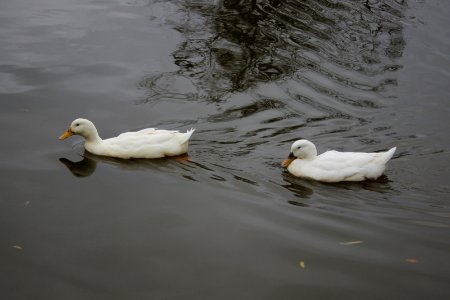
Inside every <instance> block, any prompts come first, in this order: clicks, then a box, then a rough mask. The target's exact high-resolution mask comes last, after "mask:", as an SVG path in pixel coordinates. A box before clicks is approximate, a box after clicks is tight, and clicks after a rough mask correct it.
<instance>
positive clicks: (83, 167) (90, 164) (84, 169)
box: [59, 156, 97, 177]
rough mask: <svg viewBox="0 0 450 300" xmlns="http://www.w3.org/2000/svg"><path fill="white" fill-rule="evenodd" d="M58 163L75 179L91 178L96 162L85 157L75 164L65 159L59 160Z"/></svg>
mask: <svg viewBox="0 0 450 300" xmlns="http://www.w3.org/2000/svg"><path fill="white" fill-rule="evenodd" d="M59 161H60V162H61V163H63V164H64V165H65V166H66V167H67V169H69V171H70V172H71V173H72V175H73V176H75V177H88V176H91V175H92V174H93V173H94V172H95V169H96V168H97V162H96V161H95V160H93V159H90V158H88V157H86V156H84V157H83V159H82V160H80V161H77V162H74V161H71V160H69V159H67V158H60V159H59Z"/></svg>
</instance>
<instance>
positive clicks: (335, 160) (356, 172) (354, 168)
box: [303, 150, 374, 182]
mask: <svg viewBox="0 0 450 300" xmlns="http://www.w3.org/2000/svg"><path fill="white" fill-rule="evenodd" d="M373 154H374V153H358V152H339V151H334V150H333V151H327V152H325V153H323V154H321V155H319V156H317V157H316V158H315V159H314V161H313V162H309V163H308V164H306V165H305V166H304V169H303V170H304V172H305V173H307V174H309V175H310V177H312V178H313V179H315V180H320V181H325V182H338V181H343V180H349V178H352V180H363V179H364V172H363V170H364V167H365V166H366V165H368V164H370V163H371V161H373V160H374V155H373Z"/></svg>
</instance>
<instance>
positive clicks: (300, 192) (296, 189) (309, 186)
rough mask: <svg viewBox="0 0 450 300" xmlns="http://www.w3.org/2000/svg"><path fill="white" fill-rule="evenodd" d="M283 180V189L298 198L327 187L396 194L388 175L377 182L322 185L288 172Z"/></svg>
mask: <svg viewBox="0 0 450 300" xmlns="http://www.w3.org/2000/svg"><path fill="white" fill-rule="evenodd" d="M282 177H283V180H284V181H285V182H286V184H283V185H282V187H284V188H286V189H288V190H289V191H291V192H292V193H293V195H294V196H296V197H298V198H303V199H308V198H310V197H311V196H312V195H313V194H314V190H315V189H321V188H322V189H323V188H326V187H333V188H335V189H338V190H339V189H344V190H348V191H352V192H356V191H358V190H361V189H363V190H367V191H371V192H376V193H380V194H384V193H390V194H392V193H396V191H395V190H394V189H393V188H392V186H391V184H390V182H391V181H390V180H389V178H388V177H387V176H386V175H382V176H381V177H379V178H378V179H377V180H366V181H361V182H337V183H322V182H318V181H313V180H308V179H303V178H298V177H295V176H293V175H292V174H290V173H289V172H287V171H284V172H283V173H282ZM288 203H290V204H293V205H297V206H307V205H306V204H304V203H302V202H297V201H288Z"/></svg>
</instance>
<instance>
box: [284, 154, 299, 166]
mask: <svg viewBox="0 0 450 300" xmlns="http://www.w3.org/2000/svg"><path fill="white" fill-rule="evenodd" d="M296 158H297V157H295V156H294V155H293V154H292V153H289V156H288V157H287V158H286V159H284V160H283V161H282V162H281V166H282V167H283V168H287V167H288V166H289V165H290V164H291V162H293V161H294V160H295V159H296Z"/></svg>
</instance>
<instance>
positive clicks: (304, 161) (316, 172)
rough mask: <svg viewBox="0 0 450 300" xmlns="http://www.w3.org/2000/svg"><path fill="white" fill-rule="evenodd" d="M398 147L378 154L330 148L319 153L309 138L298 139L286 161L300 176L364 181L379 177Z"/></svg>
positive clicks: (291, 171) (288, 166) (324, 180)
mask: <svg viewBox="0 0 450 300" xmlns="http://www.w3.org/2000/svg"><path fill="white" fill-rule="evenodd" d="M395 150H396V147H394V148H392V149H390V150H388V151H386V152H378V153H364V152H339V151H335V150H332V151H327V152H324V153H322V154H320V155H317V150H316V147H315V146H314V144H313V143H311V142H309V141H307V140H299V141H296V142H295V143H294V144H293V145H292V147H291V155H290V158H291V159H287V160H285V161H284V162H283V166H285V167H286V166H287V169H288V171H289V172H290V173H291V174H293V175H294V176H297V177H303V178H308V179H313V180H317V181H323V182H340V181H363V180H367V179H377V178H378V177H380V176H381V175H382V174H383V172H384V170H385V169H386V163H387V162H388V161H389V160H390V159H391V158H392V156H393V155H394V152H395Z"/></svg>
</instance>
